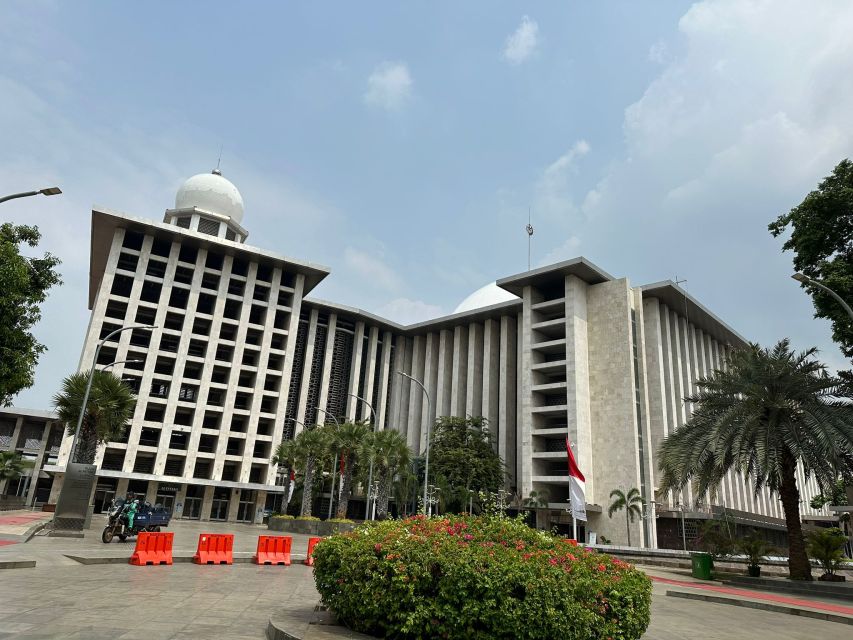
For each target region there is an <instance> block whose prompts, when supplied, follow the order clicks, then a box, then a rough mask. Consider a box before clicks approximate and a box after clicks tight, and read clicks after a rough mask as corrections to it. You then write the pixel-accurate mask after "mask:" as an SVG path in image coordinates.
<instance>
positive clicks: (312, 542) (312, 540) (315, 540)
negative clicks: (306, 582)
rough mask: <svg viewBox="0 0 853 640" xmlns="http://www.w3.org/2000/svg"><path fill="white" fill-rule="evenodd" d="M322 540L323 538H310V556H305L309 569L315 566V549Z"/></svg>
mask: <svg viewBox="0 0 853 640" xmlns="http://www.w3.org/2000/svg"><path fill="white" fill-rule="evenodd" d="M322 539H323V538H308V555H306V556H305V564H307V565H308V566H309V567H313V566H314V547H316V546H317V543H318V542H320V540H322Z"/></svg>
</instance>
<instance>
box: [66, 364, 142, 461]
mask: <svg viewBox="0 0 853 640" xmlns="http://www.w3.org/2000/svg"><path fill="white" fill-rule="evenodd" d="M88 382H89V372H88V371H83V372H79V373H72V374H71V375H70V376H68V377H67V378H65V380H63V381H62V390H61V391H60V392H59V393H57V394H56V395H55V396H54V397H53V404H54V407H55V408H56V413H57V415H58V416H59V420H60V422H62V424H63V425H65V428H66V431H67V432H68V434H69V435H72V434H73V433H74V430H75V428H76V426H77V419H78V417H79V416H80V411H81V409H82V406H81V405H82V404H83V396H84V395H85V393H86V384H87V383H88ZM135 407H136V395H135V394H134V393H133V391H131V390H130V388H129V387H128V386H127V385H126V384H124V383H123V382H122V381H121V378H118V377H117V376H115V375H113V374H112V373H111V372H109V371H100V370H97V369H96V370H95V372H94V377H93V379H92V389H91V390H90V391H89V400H88V402H87V406H86V410H85V413H84V414H83V424H82V425H81V427H80V440H79V442H78V443H77V453H76V460H73V462H79V463H82V464H92V463H93V462H94V461H95V454H96V453H97V451H98V445H99V444H102V443H104V442H109V441H110V440H120V439H121V438H122V437H123V436H124V432H125V429H126V428H127V422H128V420H130V419H131V417H133V410H134V408H135Z"/></svg>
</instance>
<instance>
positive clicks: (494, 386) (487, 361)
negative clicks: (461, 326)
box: [483, 318, 501, 442]
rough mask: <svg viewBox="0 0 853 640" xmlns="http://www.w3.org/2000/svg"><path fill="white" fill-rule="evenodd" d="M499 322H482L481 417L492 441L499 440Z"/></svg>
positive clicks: (492, 320) (489, 320) (489, 319)
mask: <svg viewBox="0 0 853 640" xmlns="http://www.w3.org/2000/svg"><path fill="white" fill-rule="evenodd" d="M500 339H501V328H500V322H499V321H498V320H494V319H492V318H488V319H486V321H485V322H484V323H483V417H485V418H486V419H487V420H488V422H489V431H490V432H491V434H492V442H499V440H500V438H499V435H498V398H499V393H498V390H499V389H500Z"/></svg>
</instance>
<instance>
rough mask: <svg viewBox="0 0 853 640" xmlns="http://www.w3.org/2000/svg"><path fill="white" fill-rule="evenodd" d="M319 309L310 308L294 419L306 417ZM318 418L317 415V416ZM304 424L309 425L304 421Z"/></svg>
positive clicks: (302, 419)
mask: <svg viewBox="0 0 853 640" xmlns="http://www.w3.org/2000/svg"><path fill="white" fill-rule="evenodd" d="M319 315H320V311H319V310H318V309H317V308H316V307H315V308H314V309H312V310H311V314H310V316H309V320H308V336H307V337H306V339H305V359H304V361H303V362H302V386H301V387H300V389H299V404H297V405H296V406H297V409H296V419H297V420H301V421H302V422H305V419H306V418H307V417H308V416H307V415H306V413H307V411H308V407H307V404H308V387H309V386H311V365H312V363H313V362H314V343H315V342H316V339H317V318H318V317H319ZM318 419H319V417H318ZM305 425H306V426H309V425H308V423H307V422H305Z"/></svg>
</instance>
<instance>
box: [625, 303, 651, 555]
mask: <svg viewBox="0 0 853 640" xmlns="http://www.w3.org/2000/svg"><path fill="white" fill-rule="evenodd" d="M631 293H632V298H633V299H632V301H631V302H632V313H633V316H632V318H633V322H634V328H635V331H632V340H636V344H635V345H634V349H635V352H636V360H637V362H636V367H634V370H633V371H632V373H634V372H635V379H634V387H635V391H638V393H639V403H637V402H635V407H636V408H635V413H636V414H638V415H636V417H635V420H636V421H637V422H636V424H637V459H638V460H637V462H638V465H639V469H640V475H641V478H640V480H641V482H643V484H644V486H642V487H641V491H642V492H643V498H644V499H645V500H646V501H647V502H649V503H650V502H651V501H653V500H654V499H655V494H654V487H655V485H654V471H655V466H656V465H655V460H656V458H655V455H656V450H655V448H654V447H653V446H652V438H651V433H650V431H649V413H650V409H649V382H648V377H649V374H648V368H647V364H648V363H647V360H646V357H645V354H646V338H645V336H646V326H645V316H644V314H643V311H644V308H643V292H642V290H641V289H632V290H631ZM640 524H641V528H642V529H643V530H644V531H643V533H644V536H645V537H644V540H643V542H644V543H645V544H646V545H648V546H649V547H651V548H657V521H656V519H655V518H653V517H651V518H643V519H642V520H641V523H640Z"/></svg>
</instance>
